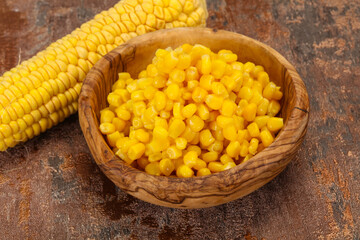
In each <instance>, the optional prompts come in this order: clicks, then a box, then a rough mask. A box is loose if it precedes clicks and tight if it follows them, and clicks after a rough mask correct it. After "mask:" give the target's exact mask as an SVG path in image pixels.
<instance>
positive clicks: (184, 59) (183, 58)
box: [176, 53, 191, 70]
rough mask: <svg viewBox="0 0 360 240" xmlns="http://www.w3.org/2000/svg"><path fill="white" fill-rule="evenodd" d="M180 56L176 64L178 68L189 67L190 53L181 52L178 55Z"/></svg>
mask: <svg viewBox="0 0 360 240" xmlns="http://www.w3.org/2000/svg"><path fill="white" fill-rule="evenodd" d="M178 58H179V62H178V64H177V65H176V68H177V69H181V70H185V69H188V68H189V67H190V64H191V57H190V55H189V54H187V53H183V54H180V55H179V56H178Z"/></svg>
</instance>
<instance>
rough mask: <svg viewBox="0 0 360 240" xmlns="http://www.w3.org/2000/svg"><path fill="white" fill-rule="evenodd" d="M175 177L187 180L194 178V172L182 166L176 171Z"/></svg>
mask: <svg viewBox="0 0 360 240" xmlns="http://www.w3.org/2000/svg"><path fill="white" fill-rule="evenodd" d="M176 176H178V177H182V178H188V177H192V176H194V171H193V170H192V169H191V168H190V167H189V166H187V165H185V164H183V165H181V166H179V167H178V168H177V169H176Z"/></svg>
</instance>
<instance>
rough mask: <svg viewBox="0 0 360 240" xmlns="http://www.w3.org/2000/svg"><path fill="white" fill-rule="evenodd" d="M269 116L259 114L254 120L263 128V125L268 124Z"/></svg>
mask: <svg viewBox="0 0 360 240" xmlns="http://www.w3.org/2000/svg"><path fill="white" fill-rule="evenodd" d="M269 118H270V117H269V116H257V117H255V120H254V122H255V123H256V124H257V125H258V127H259V129H261V128H262V127H264V126H266V124H267V122H268V120H269Z"/></svg>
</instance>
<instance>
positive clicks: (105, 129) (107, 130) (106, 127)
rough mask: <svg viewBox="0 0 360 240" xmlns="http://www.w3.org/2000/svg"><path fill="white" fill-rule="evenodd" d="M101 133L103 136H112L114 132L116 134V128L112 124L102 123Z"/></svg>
mask: <svg viewBox="0 0 360 240" xmlns="http://www.w3.org/2000/svg"><path fill="white" fill-rule="evenodd" d="M100 131H101V133H102V134H111V133H113V132H115V126H114V124H112V123H108V122H105V123H101V124H100Z"/></svg>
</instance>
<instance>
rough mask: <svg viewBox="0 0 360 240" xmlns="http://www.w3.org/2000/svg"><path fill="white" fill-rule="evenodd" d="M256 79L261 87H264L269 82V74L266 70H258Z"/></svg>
mask: <svg viewBox="0 0 360 240" xmlns="http://www.w3.org/2000/svg"><path fill="white" fill-rule="evenodd" d="M257 80H258V81H259V82H260V83H261V85H262V86H263V88H265V87H266V85H268V84H269V82H270V80H269V75H268V74H267V73H266V72H259V74H258V77H257Z"/></svg>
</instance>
